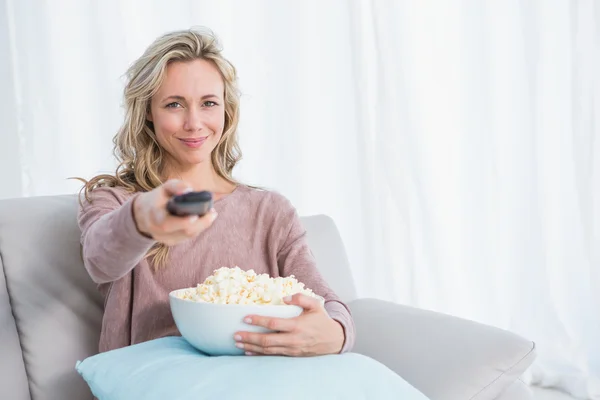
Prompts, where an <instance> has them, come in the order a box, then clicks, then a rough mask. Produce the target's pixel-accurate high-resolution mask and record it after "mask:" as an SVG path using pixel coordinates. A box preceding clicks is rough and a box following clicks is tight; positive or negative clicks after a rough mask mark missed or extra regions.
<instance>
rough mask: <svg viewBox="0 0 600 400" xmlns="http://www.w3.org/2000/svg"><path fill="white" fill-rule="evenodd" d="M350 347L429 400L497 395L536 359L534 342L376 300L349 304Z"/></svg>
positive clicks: (428, 312) (502, 331) (458, 320)
mask: <svg viewBox="0 0 600 400" xmlns="http://www.w3.org/2000/svg"><path fill="white" fill-rule="evenodd" d="M349 307H350V309H351V311H352V314H353V317H354V321H355V324H356V333H357V336H356V344H355V346H354V350H353V351H354V352H356V353H360V354H364V355H366V356H369V357H371V358H374V359H376V360H378V361H380V362H382V363H383V364H385V365H387V366H388V367H389V368H390V369H392V370H393V371H395V372H396V373H397V374H399V375H400V376H402V377H403V378H404V379H405V380H406V381H408V382H409V383H410V384H412V385H413V386H414V387H416V388H417V389H419V390H420V391H422V392H423V394H425V395H426V396H428V397H429V398H430V399H431V400H457V399H465V400H466V399H471V400H484V399H485V400H488V399H489V400H491V399H496V398H498V397H499V396H500V395H501V394H502V392H504V391H505V390H506V389H507V388H508V387H509V386H510V385H511V384H512V383H513V382H514V381H515V380H517V379H518V377H519V376H520V375H521V374H522V373H523V372H524V371H525V370H526V369H527V368H528V367H529V366H530V365H531V363H532V362H533V360H534V359H535V344H534V343H533V342H531V341H528V340H526V339H523V338H522V337H520V336H518V335H515V334H513V333H511V332H507V331H505V330H502V329H498V328H495V327H491V326H487V325H483V324H480V323H477V322H473V321H468V320H465V319H461V318H457V317H453V316H450V315H446V314H440V313H436V312H433V311H426V310H420V309H417V308H413V307H408V306H404V305H400V304H394V303H390V302H386V301H382V300H376V299H358V300H355V301H352V302H350V303H349Z"/></svg>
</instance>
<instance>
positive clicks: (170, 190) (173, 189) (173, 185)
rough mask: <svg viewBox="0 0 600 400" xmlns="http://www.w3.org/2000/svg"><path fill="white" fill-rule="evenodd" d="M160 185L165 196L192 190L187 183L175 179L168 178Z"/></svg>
mask: <svg viewBox="0 0 600 400" xmlns="http://www.w3.org/2000/svg"><path fill="white" fill-rule="evenodd" d="M161 187H162V189H163V191H164V193H165V197H167V198H169V197H171V196H175V195H178V194H183V193H187V192H191V191H192V188H191V187H190V186H189V185H188V184H187V183H185V182H183V181H180V180H177V179H170V180H168V181H166V182H165V183H163V184H162V186H161Z"/></svg>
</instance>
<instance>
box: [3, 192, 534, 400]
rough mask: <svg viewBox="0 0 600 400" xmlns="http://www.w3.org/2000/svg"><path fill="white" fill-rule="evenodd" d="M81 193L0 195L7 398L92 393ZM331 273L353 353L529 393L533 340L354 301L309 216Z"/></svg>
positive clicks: (439, 384)
mask: <svg viewBox="0 0 600 400" xmlns="http://www.w3.org/2000/svg"><path fill="white" fill-rule="evenodd" d="M76 213H77V199H76V197H75V196H71V195H67V196H52V197H34V198H19V199H9V200H2V201H0V399H3V400H31V399H33V400H50V399H53V400H71V399H73V400H90V399H92V395H91V393H90V392H89V390H88V388H87V386H86V384H85V383H84V381H83V380H82V379H81V378H80V377H79V375H77V373H76V372H75V370H74V366H75V362H76V361H77V360H82V359H83V358H85V357H87V356H89V355H92V354H95V353H96V352H97V344H98V335H99V332H100V324H101V318H102V309H103V299H102V297H101V296H100V294H99V293H98V292H97V290H96V287H95V285H94V283H93V282H92V281H91V280H90V278H89V277H88V276H87V273H86V271H85V269H84V267H83V264H82V260H81V253H80V244H79V235H80V233H79V229H78V227H77V223H76ZM303 223H304V225H305V227H306V229H307V231H308V238H309V241H310V245H311V248H312V250H313V252H314V254H315V257H316V259H317V262H318V265H319V268H320V269H321V270H322V273H323V275H324V277H325V278H326V279H327V281H328V282H329V283H330V285H331V286H332V287H333V288H334V289H335V290H336V292H337V293H338V294H339V295H340V297H342V299H343V300H345V301H347V302H348V303H349V305H350V307H351V309H352V312H353V315H354V318H355V321H356V325H357V335H358V336H357V343H356V347H355V349H354V351H355V352H358V353H362V354H365V355H368V356H370V357H372V358H375V359H377V360H379V361H381V362H383V363H384V364H386V365H387V366H388V367H389V368H391V369H393V370H394V371H396V372H397V373H398V374H400V375H401V376H402V377H404V378H405V379H406V380H407V381H408V382H410V383H411V384H413V385H414V386H415V387H417V388H418V389H420V390H421V391H422V392H423V393H424V394H426V395H427V396H429V397H430V398H431V399H432V400H467V399H470V400H488V399H489V400H491V399H502V400H525V399H532V395H531V393H530V391H529V389H528V387H527V386H525V385H524V384H523V383H522V382H521V381H520V379H519V376H521V374H522V373H523V372H524V371H525V370H526V369H527V368H528V367H529V365H530V364H531V363H532V362H533V360H534V358H535V346H534V344H533V343H532V342H531V341H528V340H526V339H523V338H521V337H519V336H517V335H514V334H512V333H510V332H506V331H503V330H500V329H497V328H493V327H489V326H485V325H481V324H478V323H475V322H471V321H467V320H463V319H459V318H455V317H452V316H448V315H442V314H438V313H434V312H430V311H424V310H419V309H415V308H411V307H407V306H403V305H398V304H392V303H388V302H384V301H380V300H374V299H356V294H355V289H354V284H353V281H352V279H351V277H350V274H349V268H348V261H347V258H346V254H345V250H344V247H343V244H342V242H341V239H340V236H339V234H338V232H337V229H336V227H335V225H334V223H333V221H332V220H331V219H330V218H328V217H325V216H314V217H306V218H303Z"/></svg>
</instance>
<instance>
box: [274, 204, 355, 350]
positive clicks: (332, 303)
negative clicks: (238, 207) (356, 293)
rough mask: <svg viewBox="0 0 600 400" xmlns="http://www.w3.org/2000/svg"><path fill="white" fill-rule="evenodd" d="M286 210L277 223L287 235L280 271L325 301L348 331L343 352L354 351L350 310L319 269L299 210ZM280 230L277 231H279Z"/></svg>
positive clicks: (289, 205)
mask: <svg viewBox="0 0 600 400" xmlns="http://www.w3.org/2000/svg"><path fill="white" fill-rule="evenodd" d="M285 203H287V204H286V207H285V209H284V210H282V211H283V212H282V213H281V214H280V218H279V220H278V221H277V222H278V224H281V226H282V228H283V229H282V230H279V231H280V232H282V233H283V232H286V231H287V233H285V235H284V238H283V240H282V241H281V247H280V249H279V251H278V254H277V262H278V266H279V271H280V274H281V275H282V276H290V275H294V276H295V277H296V279H298V281H300V282H303V283H304V284H305V285H306V287H307V288H310V289H312V290H313V291H314V292H315V293H316V294H318V295H320V296H323V297H324V298H325V310H326V311H327V313H328V314H329V316H330V317H331V318H333V319H334V320H336V321H337V322H339V323H340V325H341V326H342V328H343V329H344V335H345V341H344V345H343V347H342V350H341V352H342V353H343V352H347V351H350V350H351V349H352V347H353V345H354V339H355V326H354V320H353V319H352V315H351V314H350V311H349V308H348V307H347V306H346V304H344V303H343V302H342V301H341V300H340V299H339V298H338V296H337V295H336V294H335V293H334V292H333V290H332V289H331V288H330V287H329V285H328V284H327V282H325V280H324V279H323V277H322V276H321V274H320V273H319V270H318V269H317V265H316V261H315V258H314V256H313V254H312V252H311V251H310V248H309V247H308V242H307V240H306V230H305V229H304V227H303V226H302V224H301V222H300V217H299V216H298V214H297V212H296V209H295V208H294V207H293V206H292V205H291V204H290V203H289V202H287V201H286V202H285ZM276 230H277V229H276Z"/></svg>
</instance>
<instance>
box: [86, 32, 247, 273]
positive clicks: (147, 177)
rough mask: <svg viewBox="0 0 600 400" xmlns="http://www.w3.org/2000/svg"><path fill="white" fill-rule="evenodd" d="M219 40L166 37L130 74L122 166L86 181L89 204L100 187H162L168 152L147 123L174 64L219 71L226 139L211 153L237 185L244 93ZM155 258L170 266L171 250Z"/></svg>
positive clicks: (119, 138) (117, 145)
mask: <svg viewBox="0 0 600 400" xmlns="http://www.w3.org/2000/svg"><path fill="white" fill-rule="evenodd" d="M221 51H222V49H221V46H220V44H219V42H218V39H217V37H216V36H215V35H214V34H213V33H212V32H211V31H210V30H208V29H205V28H201V29H189V30H182V31H175V32H170V33H167V34H165V35H163V36H160V37H159V38H158V39H156V40H155V41H154V42H153V43H152V44H151V45H150V46H149V47H148V48H147V49H146V51H145V52H144V54H143V55H142V56H141V57H140V58H139V59H137V60H136V61H135V62H134V63H133V65H131V67H130V68H129V69H128V70H127V73H126V76H127V84H126V86H125V90H124V100H125V120H124V122H123V125H122V126H121V128H120V129H119V131H118V132H117V134H116V135H115V136H114V138H113V143H114V155H115V157H116V159H117V161H118V162H119V165H118V167H117V169H116V172H115V174H114V175H109V174H102V175H98V176H95V177H94V178H92V179H90V180H89V181H86V180H85V179H81V178H78V179H80V180H81V181H83V182H84V186H83V187H82V189H81V190H82V191H83V192H84V193H85V198H86V200H87V201H91V197H90V194H91V192H92V191H93V190H94V189H96V188H98V187H122V188H124V189H125V190H127V191H129V192H132V193H134V192H147V191H150V190H152V189H154V188H156V187H158V186H160V185H161V184H162V183H163V180H162V178H161V176H160V172H161V168H162V167H163V161H164V159H165V154H164V150H163V149H162V148H161V147H160V145H159V144H158V141H157V139H156V134H155V132H154V126H153V124H152V122H150V121H148V120H147V115H148V112H149V110H150V101H151V99H152V96H154V95H155V94H156V93H157V91H158V89H159V87H160V85H161V84H162V82H163V80H164V78H165V74H166V69H167V66H168V65H169V63H172V62H176V61H183V62H186V61H193V60H197V59H202V60H207V61H210V62H212V63H213V65H214V66H215V67H216V68H217V69H218V70H219V72H220V74H221V76H222V78H223V83H224V87H225V90H224V91H225V93H224V103H225V125H224V128H223V135H222V137H221V139H220V141H219V143H218V144H217V146H216V147H215V149H214V150H213V152H212V154H211V162H212V165H213V167H214V169H215V171H216V173H217V174H218V175H219V176H220V177H221V178H223V179H225V180H226V181H228V182H230V183H233V184H237V182H236V181H235V180H234V178H233V177H232V170H233V168H234V167H235V165H236V164H237V162H238V161H239V160H240V159H241V150H240V148H239V144H238V136H237V127H238V121H239V91H238V86H237V74H236V70H235V67H234V66H233V65H232V64H231V63H230V62H229V61H228V60H227V59H225V58H224V57H223V56H222V55H221ZM147 257H151V259H152V263H153V264H154V267H155V269H156V268H158V267H160V266H163V265H165V264H166V261H167V258H168V247H167V246H165V245H163V244H157V245H156V246H154V247H153V248H152V249H151V250H150V252H149V253H148V254H147Z"/></svg>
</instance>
